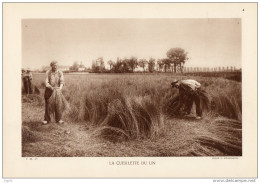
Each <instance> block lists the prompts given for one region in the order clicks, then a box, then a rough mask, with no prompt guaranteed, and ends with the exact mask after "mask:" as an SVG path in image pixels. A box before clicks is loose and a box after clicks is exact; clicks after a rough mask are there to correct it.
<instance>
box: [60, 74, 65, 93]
mask: <svg viewBox="0 0 260 183" xmlns="http://www.w3.org/2000/svg"><path fill="white" fill-rule="evenodd" d="M64 84H65V83H64V76H63V72H62V71H60V90H62V88H63V86H64Z"/></svg>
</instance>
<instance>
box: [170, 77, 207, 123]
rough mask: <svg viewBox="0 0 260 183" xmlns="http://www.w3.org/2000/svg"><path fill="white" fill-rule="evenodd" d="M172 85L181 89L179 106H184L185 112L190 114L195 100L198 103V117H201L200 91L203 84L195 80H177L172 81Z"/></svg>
mask: <svg viewBox="0 0 260 183" xmlns="http://www.w3.org/2000/svg"><path fill="white" fill-rule="evenodd" d="M171 85H172V87H175V88H178V89H179V104H178V107H179V108H180V109H181V108H182V106H184V112H185V114H186V115H189V114H190V111H191V107H192V104H193V102H195V105H196V114H197V117H196V119H201V117H202V110H201V106H200V96H199V93H198V91H199V90H200V86H201V84H200V83H199V82H197V81H195V80H192V79H187V80H181V81H179V80H175V81H173V82H172V83H171Z"/></svg>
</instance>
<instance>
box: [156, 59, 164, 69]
mask: <svg viewBox="0 0 260 183" xmlns="http://www.w3.org/2000/svg"><path fill="white" fill-rule="evenodd" d="M157 65H158V70H159V71H161V70H162V69H163V65H164V63H163V59H158V60H157Z"/></svg>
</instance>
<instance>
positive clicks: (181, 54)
mask: <svg viewBox="0 0 260 183" xmlns="http://www.w3.org/2000/svg"><path fill="white" fill-rule="evenodd" d="M166 55H167V58H163V59H158V60H157V62H156V60H155V59H154V58H150V59H149V60H146V59H139V60H138V59H137V58H136V57H131V58H124V59H121V58H117V60H116V61H112V60H109V61H108V62H107V64H108V65H109V72H115V73H127V72H134V70H135V69H136V68H137V67H138V66H139V67H141V68H143V71H145V69H146V68H147V70H148V71H149V72H153V71H154V70H155V66H156V65H157V68H158V70H159V71H163V70H164V72H166V71H167V69H169V68H170V69H171V71H172V72H176V71H177V70H178V71H180V72H182V71H183V66H184V64H185V61H186V60H188V59H189V58H188V57H187V55H188V53H187V52H185V50H184V49H182V48H171V49H170V50H168V51H167V53H166ZM104 71H105V64H104V60H103V58H102V57H100V58H98V59H96V60H94V61H93V62H92V72H104Z"/></svg>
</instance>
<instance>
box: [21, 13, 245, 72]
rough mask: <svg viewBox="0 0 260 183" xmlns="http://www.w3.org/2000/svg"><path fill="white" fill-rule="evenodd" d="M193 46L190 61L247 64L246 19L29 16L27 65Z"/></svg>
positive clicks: (143, 55)
mask: <svg viewBox="0 0 260 183" xmlns="http://www.w3.org/2000/svg"><path fill="white" fill-rule="evenodd" d="M175 47H180V48H183V49H184V50H185V51H187V52H188V57H189V58H190V59H189V60H188V61H187V62H186V63H185V66H187V67H219V66H221V67H222V66H225V67H226V66H235V67H236V68H241V64H242V63H241V19H223V18H222V19H24V20H22V67H23V68H31V69H40V68H42V66H48V65H49V63H50V62H51V61H52V60H57V61H58V62H59V65H63V66H71V65H72V64H73V62H75V61H77V62H79V63H80V62H82V63H83V64H84V65H85V66H87V67H90V66H91V64H92V61H93V60H95V59H97V58H98V57H103V59H104V61H105V62H107V61H108V60H113V61H116V58H117V57H120V58H129V57H131V56H135V57H137V58H138V59H147V60H148V59H149V58H151V57H153V58H155V59H161V58H166V57H167V56H166V52H167V51H168V50H169V49H170V48H175Z"/></svg>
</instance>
